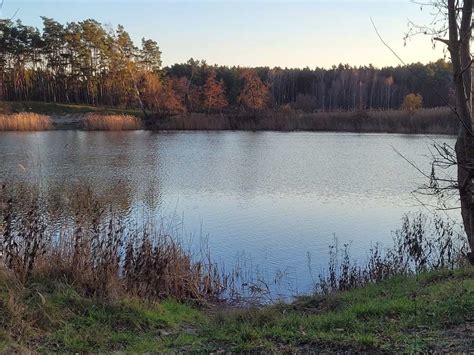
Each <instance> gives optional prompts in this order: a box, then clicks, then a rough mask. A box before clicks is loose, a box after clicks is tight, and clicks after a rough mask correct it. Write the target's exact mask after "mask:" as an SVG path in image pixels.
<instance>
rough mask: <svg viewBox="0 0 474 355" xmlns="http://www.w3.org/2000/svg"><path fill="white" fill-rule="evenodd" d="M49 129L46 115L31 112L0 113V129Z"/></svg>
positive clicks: (49, 121)
mask: <svg viewBox="0 0 474 355" xmlns="http://www.w3.org/2000/svg"><path fill="white" fill-rule="evenodd" d="M49 129H51V119H50V117H48V116H44V115H39V114H37V113H32V112H20V113H15V114H13V115H0V131H46V130H49Z"/></svg>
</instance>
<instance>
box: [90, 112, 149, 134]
mask: <svg viewBox="0 0 474 355" xmlns="http://www.w3.org/2000/svg"><path fill="white" fill-rule="evenodd" d="M82 128H83V129H85V130H87V131H131V130H139V129H142V123H141V120H140V119H138V118H137V117H135V116H130V115H99V114H95V113H89V114H87V115H86V116H85V117H84V120H83V122H82Z"/></svg>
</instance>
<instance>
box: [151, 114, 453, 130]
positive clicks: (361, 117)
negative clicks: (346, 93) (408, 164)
mask: <svg viewBox="0 0 474 355" xmlns="http://www.w3.org/2000/svg"><path fill="white" fill-rule="evenodd" d="M458 123H459V122H458V120H457V118H456V116H455V115H454V114H453V113H452V112H451V111H450V110H449V109H447V108H433V109H423V110H420V111H418V112H416V113H415V114H412V115H411V114H409V113H407V112H404V111H399V110H394V111H375V110H374V111H356V112H347V111H341V112H315V113H304V112H299V111H295V110H293V109H287V110H275V111H268V112H261V113H234V114H232V113H227V114H211V115H206V114H197V113H189V114H182V115H177V116H174V117H170V118H167V119H157V120H155V121H154V123H153V128H154V129H158V130H251V131H257V130H272V131H334V132H381V133H426V134H456V133H457V129H458Z"/></svg>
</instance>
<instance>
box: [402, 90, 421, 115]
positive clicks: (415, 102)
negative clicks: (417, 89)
mask: <svg viewBox="0 0 474 355" xmlns="http://www.w3.org/2000/svg"><path fill="white" fill-rule="evenodd" d="M422 107H423V98H422V97H421V95H420V94H413V93H412V94H408V95H407V96H405V97H404V98H403V103H402V107H401V109H402V110H404V111H407V112H408V113H409V114H410V115H413V114H414V113H415V112H416V111H418V110H420V109H421V108H422Z"/></svg>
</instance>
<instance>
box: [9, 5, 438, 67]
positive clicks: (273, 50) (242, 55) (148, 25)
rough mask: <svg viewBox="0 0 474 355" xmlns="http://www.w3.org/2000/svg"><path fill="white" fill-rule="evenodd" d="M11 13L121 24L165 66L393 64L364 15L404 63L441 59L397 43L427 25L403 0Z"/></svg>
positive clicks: (22, 9)
mask: <svg viewBox="0 0 474 355" xmlns="http://www.w3.org/2000/svg"><path fill="white" fill-rule="evenodd" d="M17 9H18V13H17V18H19V19H21V20H22V21H23V22H24V23H25V24H32V25H35V26H38V27H41V19H40V16H47V17H52V18H54V19H56V20H58V21H60V22H63V23H64V22H67V21H79V20H83V19H86V18H94V19H96V20H98V21H99V22H102V23H104V24H110V25H113V26H116V25H117V24H122V25H124V26H125V28H126V30H127V31H128V32H129V33H130V34H131V36H132V38H133V39H134V40H135V42H136V44H139V40H140V39H141V37H147V38H152V39H154V40H156V41H157V42H158V44H159V46H160V48H161V50H162V52H163V62H164V64H165V65H170V64H173V63H176V62H185V61H187V60H188V59H189V58H190V57H193V58H195V59H205V60H206V61H207V62H208V63H210V64H226V65H240V66H264V65H268V66H281V67H306V66H308V67H310V68H314V67H316V66H320V67H330V66H331V65H333V64H338V63H349V64H352V65H364V64H370V63H371V64H374V65H376V66H383V65H397V64H399V62H398V61H397V59H396V58H395V57H394V56H393V54H391V53H390V52H389V51H388V49H387V48H385V47H384V46H383V45H382V43H381V42H380V40H379V39H378V37H377V36H376V34H375V32H374V29H373V27H372V24H371V22H370V17H372V18H373V20H374V22H375V23H376V25H377V27H378V29H379V32H380V33H381V35H382V36H383V37H384V39H385V40H386V41H387V42H388V43H389V44H390V45H391V46H392V47H393V48H394V49H395V50H396V51H397V53H398V54H399V55H400V56H401V57H402V58H403V59H404V60H405V61H406V62H416V61H421V62H428V61H432V60H436V59H438V58H440V57H442V56H443V54H442V51H441V48H438V49H436V50H433V49H432V47H431V42H430V39H429V38H427V37H423V36H420V37H418V38H415V39H412V40H411V41H410V42H409V43H408V45H407V47H404V46H403V34H404V33H405V32H406V30H407V23H408V19H411V20H413V21H415V22H416V23H420V24H427V23H428V22H429V20H430V14H429V10H428V9H424V10H423V11H420V7H419V5H415V4H413V3H411V2H410V1H409V0H401V1H390V0H378V1H370V0H365V1H356V0H353V1H349V0H346V1H293V0H286V1H284V0H279V1H269V0H264V1H247V0H241V1H237V0H234V1H229V0H221V1H202V0H201V1H162V0H161V1H160V0H145V1H143V0H142V1H132V0H127V1H125V0H120V1H112V0H102V1H86V0H76V1H70V0H29V1H24V0H22V1H20V0H5V5H4V7H3V13H2V17H9V16H11V15H13V14H14V13H15V11H16V10H17Z"/></svg>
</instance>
